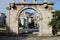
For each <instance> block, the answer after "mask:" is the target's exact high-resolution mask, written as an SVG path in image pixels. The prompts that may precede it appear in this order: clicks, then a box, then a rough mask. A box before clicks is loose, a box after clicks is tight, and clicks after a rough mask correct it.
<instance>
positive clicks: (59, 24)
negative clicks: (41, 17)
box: [49, 10, 60, 29]
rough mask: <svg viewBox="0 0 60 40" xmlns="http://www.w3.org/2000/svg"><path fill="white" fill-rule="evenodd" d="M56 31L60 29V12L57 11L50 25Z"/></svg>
mask: <svg viewBox="0 0 60 40" xmlns="http://www.w3.org/2000/svg"><path fill="white" fill-rule="evenodd" d="M49 25H51V26H52V27H53V28H54V29H60V10H56V11H55V12H54V13H53V18H52V20H51V22H50V23H49Z"/></svg>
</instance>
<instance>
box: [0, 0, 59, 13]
mask: <svg viewBox="0 0 60 40" xmlns="http://www.w3.org/2000/svg"><path fill="white" fill-rule="evenodd" d="M31 1H32V0H30V1H29V0H28V1H27V2H31ZM40 1H42V0H38V2H40ZM48 1H50V0H48ZM53 1H54V10H60V0H53ZM11 2H12V0H0V12H3V13H6V7H7V5H8V4H9V3H11ZM16 2H21V0H16Z"/></svg>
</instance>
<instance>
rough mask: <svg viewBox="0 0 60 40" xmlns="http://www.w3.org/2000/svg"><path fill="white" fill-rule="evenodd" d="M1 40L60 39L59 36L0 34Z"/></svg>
mask: <svg viewBox="0 0 60 40" xmlns="http://www.w3.org/2000/svg"><path fill="white" fill-rule="evenodd" d="M0 40H60V37H59V36H57V37H56V36H54V37H12V36H0Z"/></svg>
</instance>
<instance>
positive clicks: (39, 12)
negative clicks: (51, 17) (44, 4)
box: [16, 6, 42, 18]
mask: <svg viewBox="0 0 60 40" xmlns="http://www.w3.org/2000/svg"><path fill="white" fill-rule="evenodd" d="M26 9H33V10H35V11H36V12H37V13H38V14H39V15H40V16H39V17H40V18H42V13H41V10H39V9H37V8H35V7H32V6H31V7H23V8H22V9H19V10H18V12H17V16H16V18H18V17H19V16H20V14H21V13H22V12H23V11H24V10H26Z"/></svg>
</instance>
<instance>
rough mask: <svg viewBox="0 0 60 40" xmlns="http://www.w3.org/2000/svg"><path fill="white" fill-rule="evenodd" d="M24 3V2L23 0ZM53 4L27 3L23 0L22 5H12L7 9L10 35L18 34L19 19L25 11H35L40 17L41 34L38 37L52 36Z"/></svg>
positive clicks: (44, 2)
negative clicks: (50, 24)
mask: <svg viewBox="0 0 60 40" xmlns="http://www.w3.org/2000/svg"><path fill="white" fill-rule="evenodd" d="M21 1H22V0H21ZM53 4H54V3H53V2H46V0H44V1H43V2H39V3H38V2H36V0H34V1H33V2H29V3H27V2H25V0H23V1H22V2H20V3H15V2H13V3H10V4H9V5H8V7H7V31H8V32H9V33H16V34H18V33H19V31H18V17H19V16H20V15H21V12H22V11H23V10H25V9H33V10H35V11H37V12H38V15H39V32H38V36H52V26H49V25H48V24H49V22H50V21H51V19H52V12H51V11H52V10H53Z"/></svg>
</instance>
